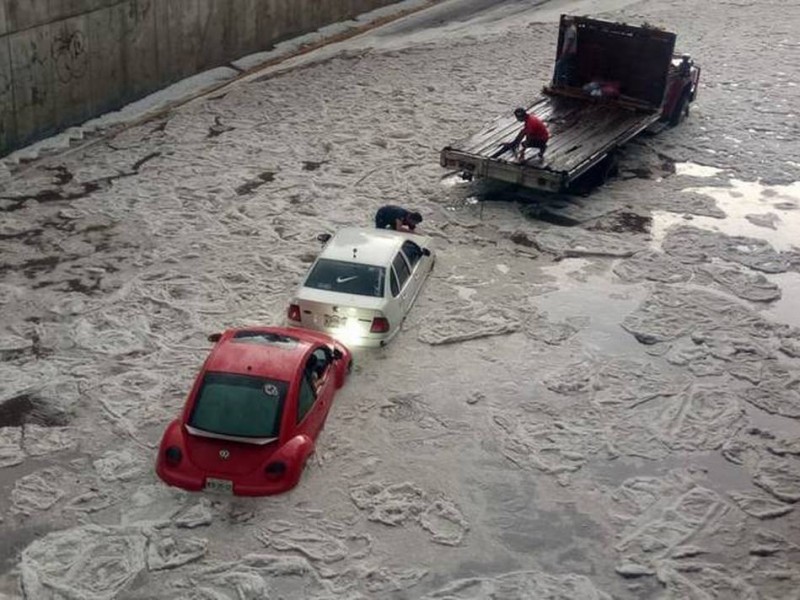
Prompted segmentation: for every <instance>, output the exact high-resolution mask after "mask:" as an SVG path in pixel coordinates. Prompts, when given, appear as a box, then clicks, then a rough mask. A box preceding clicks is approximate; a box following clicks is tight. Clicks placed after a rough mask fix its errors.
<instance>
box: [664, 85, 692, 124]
mask: <svg viewBox="0 0 800 600" xmlns="http://www.w3.org/2000/svg"><path fill="white" fill-rule="evenodd" d="M689 95H690V92H689V90H686V91H685V92H683V95H682V96H681V99H680V100H679V101H678V104H676V105H675V110H673V111H672V115H670V118H669V124H670V125H672V126H673V127H675V126H676V125H680V124H681V123H683V120H684V119H685V118H686V117H688V116H689V104H690V102H691V100H690V99H689Z"/></svg>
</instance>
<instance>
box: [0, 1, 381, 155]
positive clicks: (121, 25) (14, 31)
mask: <svg viewBox="0 0 800 600" xmlns="http://www.w3.org/2000/svg"><path fill="white" fill-rule="evenodd" d="M396 1H397V0H0V156H3V155H5V154H7V153H8V152H10V151H11V150H14V149H16V148H20V147H22V146H25V145H27V144H29V143H31V142H33V141H35V140H37V139H41V138H43V137H47V136H49V135H52V134H54V133H57V132H58V131H60V130H62V129H64V128H66V127H69V126H70V125H75V124H78V123H81V122H83V121H85V120H87V119H89V118H91V117H94V116H97V115H100V114H103V113H105V112H108V111H110V110H115V109H118V108H120V107H121V106H123V105H125V104H127V103H129V102H132V101H134V100H137V99H138V98H141V97H143V96H145V95H147V94H149V93H151V92H154V91H156V90H158V89H160V88H163V87H165V86H167V85H169V84H171V83H174V82H175V81H178V80H180V79H183V78H185V77H188V76H189V75H193V74H195V73H198V72H200V71H204V70H207V69H211V68H213V67H218V66H221V65H224V64H227V63H229V62H230V61H232V60H235V59H237V58H240V57H242V56H246V55H248V54H252V53H255V52H259V51H262V50H267V49H269V48H270V47H271V46H272V45H273V44H275V43H277V42H280V41H282V40H285V39H288V38H291V37H294V36H297V35H299V34H302V33H308V32H311V31H315V30H316V29H319V28H320V27H323V26H325V25H328V24H331V23H335V22H337V21H342V20H347V19H349V18H351V17H354V16H356V15H358V14H362V13H364V12H368V11H370V10H372V9H375V8H379V7H382V6H386V5H388V4H393V3H394V2H396Z"/></svg>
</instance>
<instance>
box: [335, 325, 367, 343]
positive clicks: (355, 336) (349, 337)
mask: <svg viewBox="0 0 800 600" xmlns="http://www.w3.org/2000/svg"><path fill="white" fill-rule="evenodd" d="M332 335H333V337H334V338H335V339H337V340H338V341H340V342H342V343H343V344H344V345H345V346H348V345H358V343H359V342H360V341H361V339H362V338H363V337H364V336H363V334H362V333H361V327H360V326H359V324H358V320H356V319H348V320H347V322H346V323H345V324H344V325H343V326H342V327H340V328H339V329H337V330H336V331H334V332H332Z"/></svg>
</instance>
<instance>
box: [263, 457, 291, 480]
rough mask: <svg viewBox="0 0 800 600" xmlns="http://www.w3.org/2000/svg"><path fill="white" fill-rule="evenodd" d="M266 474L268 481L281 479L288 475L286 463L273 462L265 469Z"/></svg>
mask: <svg viewBox="0 0 800 600" xmlns="http://www.w3.org/2000/svg"><path fill="white" fill-rule="evenodd" d="M264 474H265V475H266V476H267V478H268V479H280V478H281V477H283V476H284V475H285V474H286V463H284V462H280V461H277V462H271V463H269V464H268V465H267V466H266V467H265V468H264Z"/></svg>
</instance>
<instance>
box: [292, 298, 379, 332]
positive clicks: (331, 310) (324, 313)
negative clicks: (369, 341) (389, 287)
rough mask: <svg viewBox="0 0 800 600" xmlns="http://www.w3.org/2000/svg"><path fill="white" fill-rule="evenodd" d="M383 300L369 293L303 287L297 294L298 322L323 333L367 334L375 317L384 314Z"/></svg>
mask: <svg viewBox="0 0 800 600" xmlns="http://www.w3.org/2000/svg"><path fill="white" fill-rule="evenodd" d="M385 303H386V300H385V299H384V298H375V297H371V296H357V295H354V294H338V293H335V292H329V291H325V290H317V289H314V288H307V287H303V288H301V289H300V292H299V294H298V296H297V304H298V305H299V307H300V325H301V326H303V327H308V328H309V329H316V330H318V331H325V332H327V333H347V334H350V335H353V336H362V337H364V336H367V335H369V333H370V327H371V326H372V321H373V319H374V318H375V317H383V316H386V315H384V314H383V312H382V311H381V309H382V308H383V307H384V305H385Z"/></svg>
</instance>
